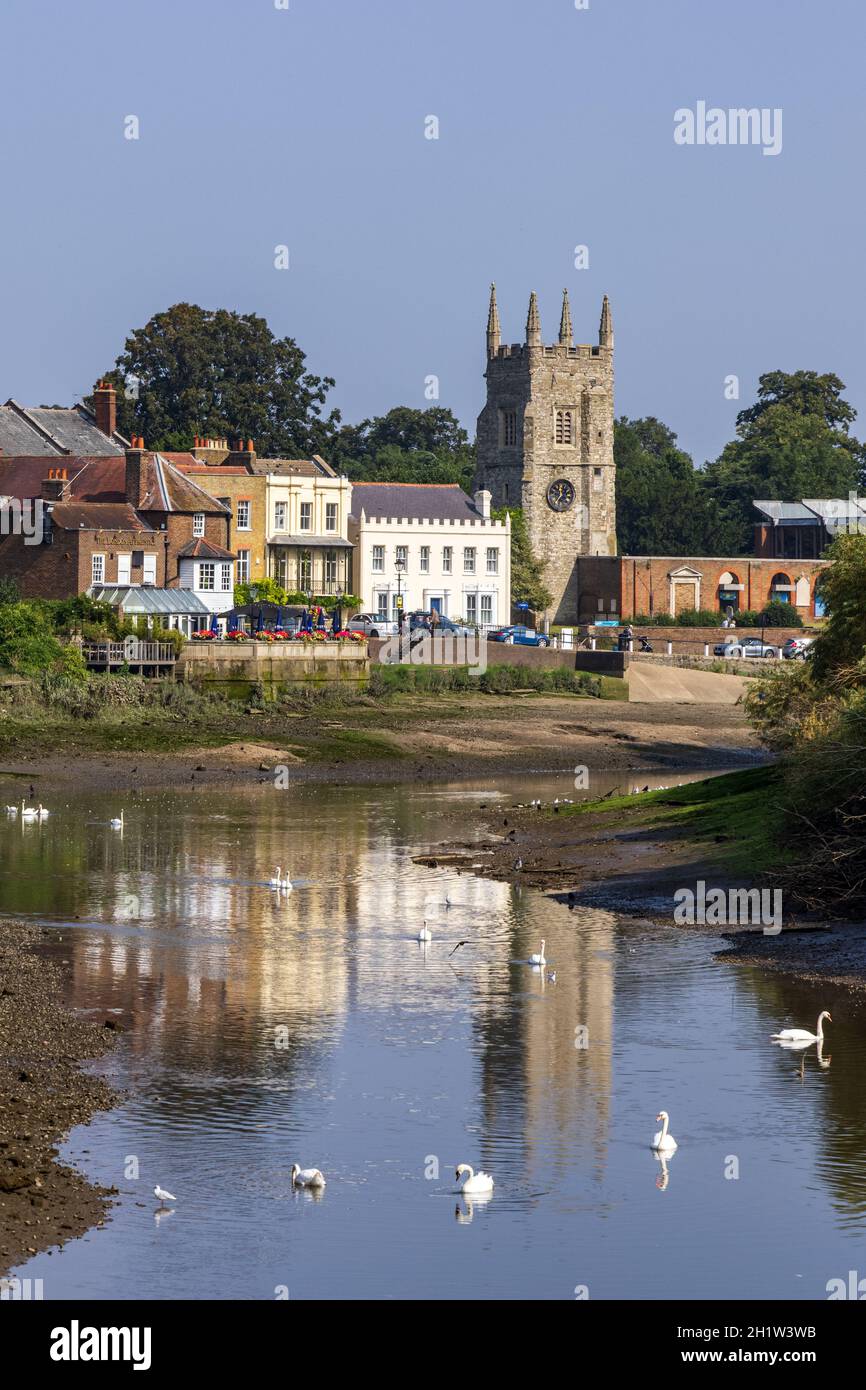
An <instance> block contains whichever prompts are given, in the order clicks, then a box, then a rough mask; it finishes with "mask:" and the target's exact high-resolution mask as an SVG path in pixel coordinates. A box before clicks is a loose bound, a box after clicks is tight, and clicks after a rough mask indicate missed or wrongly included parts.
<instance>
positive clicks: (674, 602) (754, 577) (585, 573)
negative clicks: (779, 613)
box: [575, 555, 827, 623]
mask: <svg viewBox="0 0 866 1390" xmlns="http://www.w3.org/2000/svg"><path fill="white" fill-rule="evenodd" d="M826 563H827V562H826V561H823V560H797V561H796V562H794V563H789V562H785V563H784V564H783V563H781V562H780V561H779V560H777V559H775V558H772V559H768V558H761V557H751V556H737V557H734V558H732V557H730V556H721V557H707V556H701V555H667V556H665V555H618V556H610V557H607V556H596V555H584V556H578V558H577V560H576V562H575V567H576V571H577V587H578V612H579V621H580V622H582V623H591V622H594V621H597V620H599V619H605V620H607V621H610V620H611V619H625V618H634V617H636V616H638V615H647V616H650V617H657V616H658V615H659V614H662V613H663V614H670V616H671V617H676V616H677V615H678V614H680V613H682V612H684V611H686V610H688V609H706V610H709V611H712V612H716V613H718V614H719V617H720V619H721V618H722V617H723V616H724V615H725V613H726V612H727V610H728V609H729V608H731V609H733V612H734V615H735V616H736V614H737V612H742V611H745V610H747V609H748V610H752V611H755V610H760V609H761V608H763V607H764V606H765V605H766V604H767V603H769V602H770V601H771V600H772V599H778V600H781V601H782V602H785V603H790V604H793V606H794V607H795V608H796V609H797V610H798V612H799V613H800V616H801V617H802V618H803V620H804V621H808V620H809V619H810V618H814V617H815V616H816V610H817V613H818V614H820V599H818V600H817V601H816V592H815V586H816V583H817V580H818V577H819V575H820V574H821V571H822V570H823V569H825V568H826Z"/></svg>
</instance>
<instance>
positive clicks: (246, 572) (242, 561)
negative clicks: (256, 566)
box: [238, 550, 250, 584]
mask: <svg viewBox="0 0 866 1390" xmlns="http://www.w3.org/2000/svg"><path fill="white" fill-rule="evenodd" d="M249 582H250V552H249V551H248V550H239V551H238V583H239V584H249Z"/></svg>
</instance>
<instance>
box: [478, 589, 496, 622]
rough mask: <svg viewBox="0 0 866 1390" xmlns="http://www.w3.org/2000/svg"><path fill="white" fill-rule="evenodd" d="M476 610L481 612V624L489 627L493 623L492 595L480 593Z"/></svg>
mask: <svg viewBox="0 0 866 1390" xmlns="http://www.w3.org/2000/svg"><path fill="white" fill-rule="evenodd" d="M478 611H479V613H480V614H481V620H480V621H481V626H482V627H490V626H491V625H492V623H493V595H492V594H480V595H479V604H478Z"/></svg>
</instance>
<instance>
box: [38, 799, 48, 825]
mask: <svg viewBox="0 0 866 1390" xmlns="http://www.w3.org/2000/svg"><path fill="white" fill-rule="evenodd" d="M50 814H51V813H50V811H46V809H45V807H44V806H43V805H42V802H41V801H40V803H39V805H38V806H37V807H36V819H37V820H47V819H48V817H49V815H50Z"/></svg>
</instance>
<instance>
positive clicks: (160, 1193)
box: [153, 1183, 177, 1202]
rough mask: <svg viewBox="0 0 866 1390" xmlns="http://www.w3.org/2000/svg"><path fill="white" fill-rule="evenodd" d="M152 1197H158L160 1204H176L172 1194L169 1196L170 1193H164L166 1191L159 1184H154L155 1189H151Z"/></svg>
mask: <svg viewBox="0 0 866 1390" xmlns="http://www.w3.org/2000/svg"><path fill="white" fill-rule="evenodd" d="M153 1195H154V1197H158V1198H159V1200H160V1202H176V1201H177V1198H176V1197H173V1196H172V1194H171V1193H170V1192H166V1190H165V1188H164V1187H160V1185H159V1183H157V1184H156V1187H155V1188H154V1189H153Z"/></svg>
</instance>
